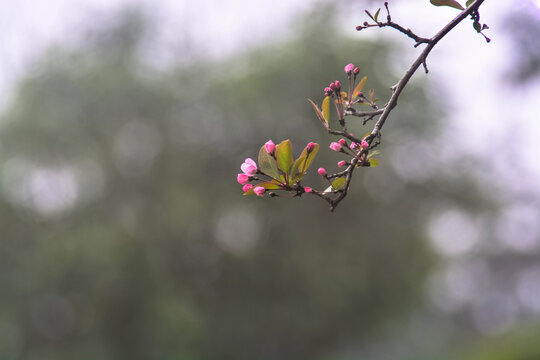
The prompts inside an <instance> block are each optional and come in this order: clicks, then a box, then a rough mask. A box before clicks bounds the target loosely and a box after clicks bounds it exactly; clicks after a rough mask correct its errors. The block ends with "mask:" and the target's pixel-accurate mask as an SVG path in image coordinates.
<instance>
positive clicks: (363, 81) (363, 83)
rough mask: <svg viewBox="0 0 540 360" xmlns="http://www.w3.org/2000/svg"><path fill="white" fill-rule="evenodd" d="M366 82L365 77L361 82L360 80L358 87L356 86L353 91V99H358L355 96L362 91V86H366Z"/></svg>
mask: <svg viewBox="0 0 540 360" xmlns="http://www.w3.org/2000/svg"><path fill="white" fill-rule="evenodd" d="M366 80H367V76H364V77H363V78H362V80H360V82H359V83H358V85H356V87H355V88H354V91H353V99H356V98H357V97H358V96H357V94H358V93H359V92H362V89H363V88H364V85H365V84H366Z"/></svg>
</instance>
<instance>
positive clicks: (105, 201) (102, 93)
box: [0, 8, 474, 360]
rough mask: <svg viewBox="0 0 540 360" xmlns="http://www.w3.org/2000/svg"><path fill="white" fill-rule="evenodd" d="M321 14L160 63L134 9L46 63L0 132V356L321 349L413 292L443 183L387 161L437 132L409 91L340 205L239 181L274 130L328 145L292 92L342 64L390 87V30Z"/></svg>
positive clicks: (309, 90)
mask: <svg viewBox="0 0 540 360" xmlns="http://www.w3.org/2000/svg"><path fill="white" fill-rule="evenodd" d="M331 14H332V9H331V8H324V9H319V10H318V11H315V12H313V13H311V14H308V15H307V16H306V19H304V21H303V22H301V23H300V25H298V28H297V30H296V32H295V35H294V37H293V38H292V39H290V40H289V41H288V42H286V43H284V44H281V43H279V44H265V46H264V47H262V46H261V48H259V49H254V50H250V51H248V52H246V53H243V54H239V55H236V56H235V57H233V58H231V59H227V60H220V61H217V62H211V61H208V60H204V59H201V60H200V61H199V62H198V63H193V64H190V65H185V64H184V65H181V66H178V67H174V66H172V67H171V68H168V69H165V70H162V71H156V70H153V69H151V68H149V67H147V66H146V65H145V63H144V58H145V56H148V57H151V56H152V54H148V53H145V47H144V44H145V41H147V40H148V38H149V36H150V35H149V33H148V31H150V30H151V26H152V24H151V23H149V22H148V20H147V19H146V18H145V17H144V16H141V14H140V13H137V12H133V11H128V12H126V13H123V14H121V15H120V16H119V17H118V20H119V22H118V23H116V24H114V25H113V26H111V27H107V28H104V29H101V30H99V31H97V32H95V33H91V34H90V36H88V37H87V38H86V39H85V40H86V41H87V43H85V44H81V47H80V49H75V50H74V49H58V48H57V49H54V50H53V51H51V52H50V53H49V54H48V55H47V56H46V57H45V58H44V59H43V61H41V62H40V64H39V66H37V67H36V69H35V70H34V71H33V73H31V74H29V75H28V76H27V78H26V79H25V80H24V82H23V83H21V85H20V87H19V92H18V96H17V98H16V101H15V102H14V104H13V105H12V106H11V108H10V109H9V111H8V112H7V113H6V114H4V115H3V117H2V118H3V119H2V127H1V129H0V144H1V149H2V152H1V153H0V156H1V157H2V161H1V163H2V167H1V174H2V179H3V201H2V202H1V203H0V229H1V230H0V231H1V233H0V234H1V238H2V239H3V240H2V244H1V246H2V250H1V252H0V264H1V265H0V266H1V267H2V272H1V273H2V276H1V277H0V285H1V287H2V296H1V297H0V308H1V309H2V311H0V333H1V334H3V336H2V337H3V338H4V339H10V340H9V342H6V343H0V355H1V357H2V358H13V359H38V358H39V359H41V360H47V359H56V360H58V359H60V360H61V359H73V358H76V359H80V360H84V359H104V360H106V359H238V360H242V359H250V360H251V359H261V360H264V359H276V358H280V359H283V360H287V359H323V358H325V357H326V356H328V355H329V354H332V353H336V352H338V351H339V349H341V348H345V347H347V346H349V345H350V344H351V343H354V342H357V341H359V340H361V339H366V338H370V337H374V336H376V334H378V332H379V330H380V329H381V328H382V326H384V325H385V324H387V323H388V322H390V321H394V320H395V319H396V317H397V316H398V315H399V314H403V313H405V312H406V311H407V310H409V309H411V308H413V307H415V306H417V304H418V303H419V301H420V299H421V297H420V295H421V290H422V285H423V281H424V278H425V276H426V274H427V272H428V269H429V266H430V264H431V263H432V256H431V254H430V252H429V250H428V248H427V246H426V243H425V241H424V238H425V235H424V232H423V230H422V227H421V226H419V225H420V224H421V223H422V221H421V220H420V219H419V217H418V215H417V212H416V211H415V210H417V209H418V208H419V204H421V203H422V202H423V201H424V200H425V199H426V198H427V197H429V196H431V195H433V194H429V193H427V192H426V191H424V190H425V188H424V186H437V184H439V185H438V186H439V187H440V186H442V185H441V184H444V182H441V181H440V179H438V178H436V177H430V176H428V177H426V178H420V179H416V180H415V181H411V182H407V181H402V179H400V177H399V175H397V173H396V169H395V168H393V167H392V166H390V157H391V154H393V153H394V154H395V153H396V152H399V151H400V150H399V149H400V148H399V147H400V146H403V144H405V143H409V142H411V141H415V139H418V138H419V137H421V136H423V135H425V134H426V132H431V133H433V132H436V129H437V127H436V123H435V122H434V121H433V119H432V117H431V116H430V115H429V114H430V113H431V110H432V108H430V107H429V106H428V99H427V95H426V94H425V93H424V92H423V90H422V89H421V88H419V87H416V88H414V90H412V91H411V90H410V91H409V92H408V93H407V94H406V96H404V97H403V100H401V101H402V102H403V103H404V104H407V103H408V102H410V103H414V105H409V106H407V105H405V106H403V107H402V108H401V109H399V110H398V109H396V111H395V113H396V117H399V118H400V121H399V122H397V121H396V124H395V126H394V130H390V129H388V130H387V134H388V135H389V139H392V141H393V143H392V144H390V141H389V143H388V144H385V148H384V153H386V154H388V155H386V156H385V154H384V153H383V155H382V162H383V165H381V166H380V167H378V168H376V169H368V170H369V171H368V172H366V174H365V179H362V177H363V176H364V174H361V175H360V176H358V177H357V178H356V179H355V181H356V182H357V186H356V187H355V194H353V196H351V200H350V201H348V203H347V205H346V206H343V207H342V208H340V209H339V212H338V213H337V214H333V215H331V214H328V212H327V209H326V208H324V207H323V206H321V204H320V203H319V202H317V201H316V199H306V200H305V201H302V202H297V201H295V200H294V199H276V201H264V204H262V203H263V202H262V201H260V199H255V198H254V199H249V200H246V199H245V198H242V197H241V196H240V189H239V186H238V184H236V183H235V175H236V172H237V169H236V168H237V166H238V164H239V163H240V160H241V159H243V158H244V157H247V156H254V155H255V154H252V153H244V152H243V151H244V149H254V148H256V146H257V145H259V144H262V143H263V142H264V141H265V140H267V137H268V136H269V134H274V139H275V140H279V139H281V138H283V137H284V136H286V134H294V136H293V137H292V140H293V143H294V144H295V145H296V146H297V150H299V146H301V145H304V144H305V143H306V142H307V141H308V140H315V141H319V142H320V143H321V145H322V146H323V147H324V146H325V144H326V143H327V142H328V139H327V138H326V135H325V134H323V133H322V132H321V129H320V126H319V124H318V122H317V120H316V119H315V118H314V116H313V113H312V109H311V108H310V106H309V104H308V103H307V102H306V101H305V100H304V99H305V98H308V97H311V98H314V99H318V98H320V97H322V95H321V94H322V87H323V86H324V85H325V84H327V83H328V81H329V80H331V77H332V76H333V75H331V74H342V72H341V69H342V67H343V65H344V63H346V62H348V61H354V62H355V63H358V64H361V69H362V73H363V74H367V75H368V85H367V86H368V87H375V88H376V90H377V91H378V93H379V94H381V96H382V95H383V94H388V93H389V90H388V89H387V86H386V85H387V84H386V85H383V83H386V82H387V80H388V79H387V77H389V76H390V75H388V74H389V73H390V72H389V70H388V69H387V68H388V65H389V61H388V58H389V56H390V50H389V46H388V45H387V44H382V43H369V42H362V41H358V40H356V39H355V40H353V39H350V38H344V37H342V36H341V35H340V33H339V32H338V31H337V30H336V29H335V26H334V25H335V19H333V18H332V16H331ZM307 19H308V20H307ZM88 42H89V43H88ZM141 54H142V55H143V56H141ZM431 106H433V107H434V106H436V104H435V103H433V102H432V105H431ZM400 123H401V124H403V123H407V126H405V125H401V124H400ZM354 131H359V132H362V129H361V126H360V125H359V126H358V128H357V129H355V130H354ZM298 144H300V145H298ZM334 157H335V154H331V153H330V152H328V153H326V154H321V158H323V159H324V158H326V159H327V160H329V159H334ZM336 161H337V158H336ZM314 166H316V165H314ZM232 169H234V170H232ZM362 182H365V183H366V184H370V185H372V186H370V187H369V188H367V187H363V186H362ZM322 185H323V184H322V182H321V186H322ZM463 189H466V191H465V192H462V190H463ZM448 192H455V193H456V194H461V196H463V197H464V198H466V194H467V193H469V192H474V188H469V187H465V186H464V187H463V188H461V187H455V188H453V189H450V190H447V193H442V198H444V197H445V196H447V194H448ZM464 194H465V195H464ZM311 201H314V202H313V204H312V203H311ZM315 203H316V204H317V205H315Z"/></svg>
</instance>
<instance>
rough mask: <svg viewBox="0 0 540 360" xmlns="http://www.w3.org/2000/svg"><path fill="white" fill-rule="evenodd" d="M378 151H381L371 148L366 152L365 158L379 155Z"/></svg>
mask: <svg viewBox="0 0 540 360" xmlns="http://www.w3.org/2000/svg"><path fill="white" fill-rule="evenodd" d="M380 153H381V152H380V151H379V150H373V151H371V152H370V153H369V154H368V156H367V158H368V159H370V158H372V157H373V156H375V155H379V154H380Z"/></svg>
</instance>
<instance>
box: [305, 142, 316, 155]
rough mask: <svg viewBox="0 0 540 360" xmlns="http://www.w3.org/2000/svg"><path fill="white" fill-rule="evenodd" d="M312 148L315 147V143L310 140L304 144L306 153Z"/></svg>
mask: <svg viewBox="0 0 540 360" xmlns="http://www.w3.org/2000/svg"><path fill="white" fill-rule="evenodd" d="M313 149H315V143H313V142H310V143H309V144H307V146H306V151H307V152H308V153H310V152H312V151H313Z"/></svg>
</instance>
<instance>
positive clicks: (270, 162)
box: [259, 145, 279, 179]
mask: <svg viewBox="0 0 540 360" xmlns="http://www.w3.org/2000/svg"><path fill="white" fill-rule="evenodd" d="M259 169H261V171H262V172H263V173H265V174H266V175H268V176H271V177H273V178H274V179H279V170H278V165H277V162H276V159H274V158H273V157H272V155H270V154H268V152H267V151H266V148H265V146H264V145H263V146H262V147H261V149H260V150H259Z"/></svg>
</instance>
